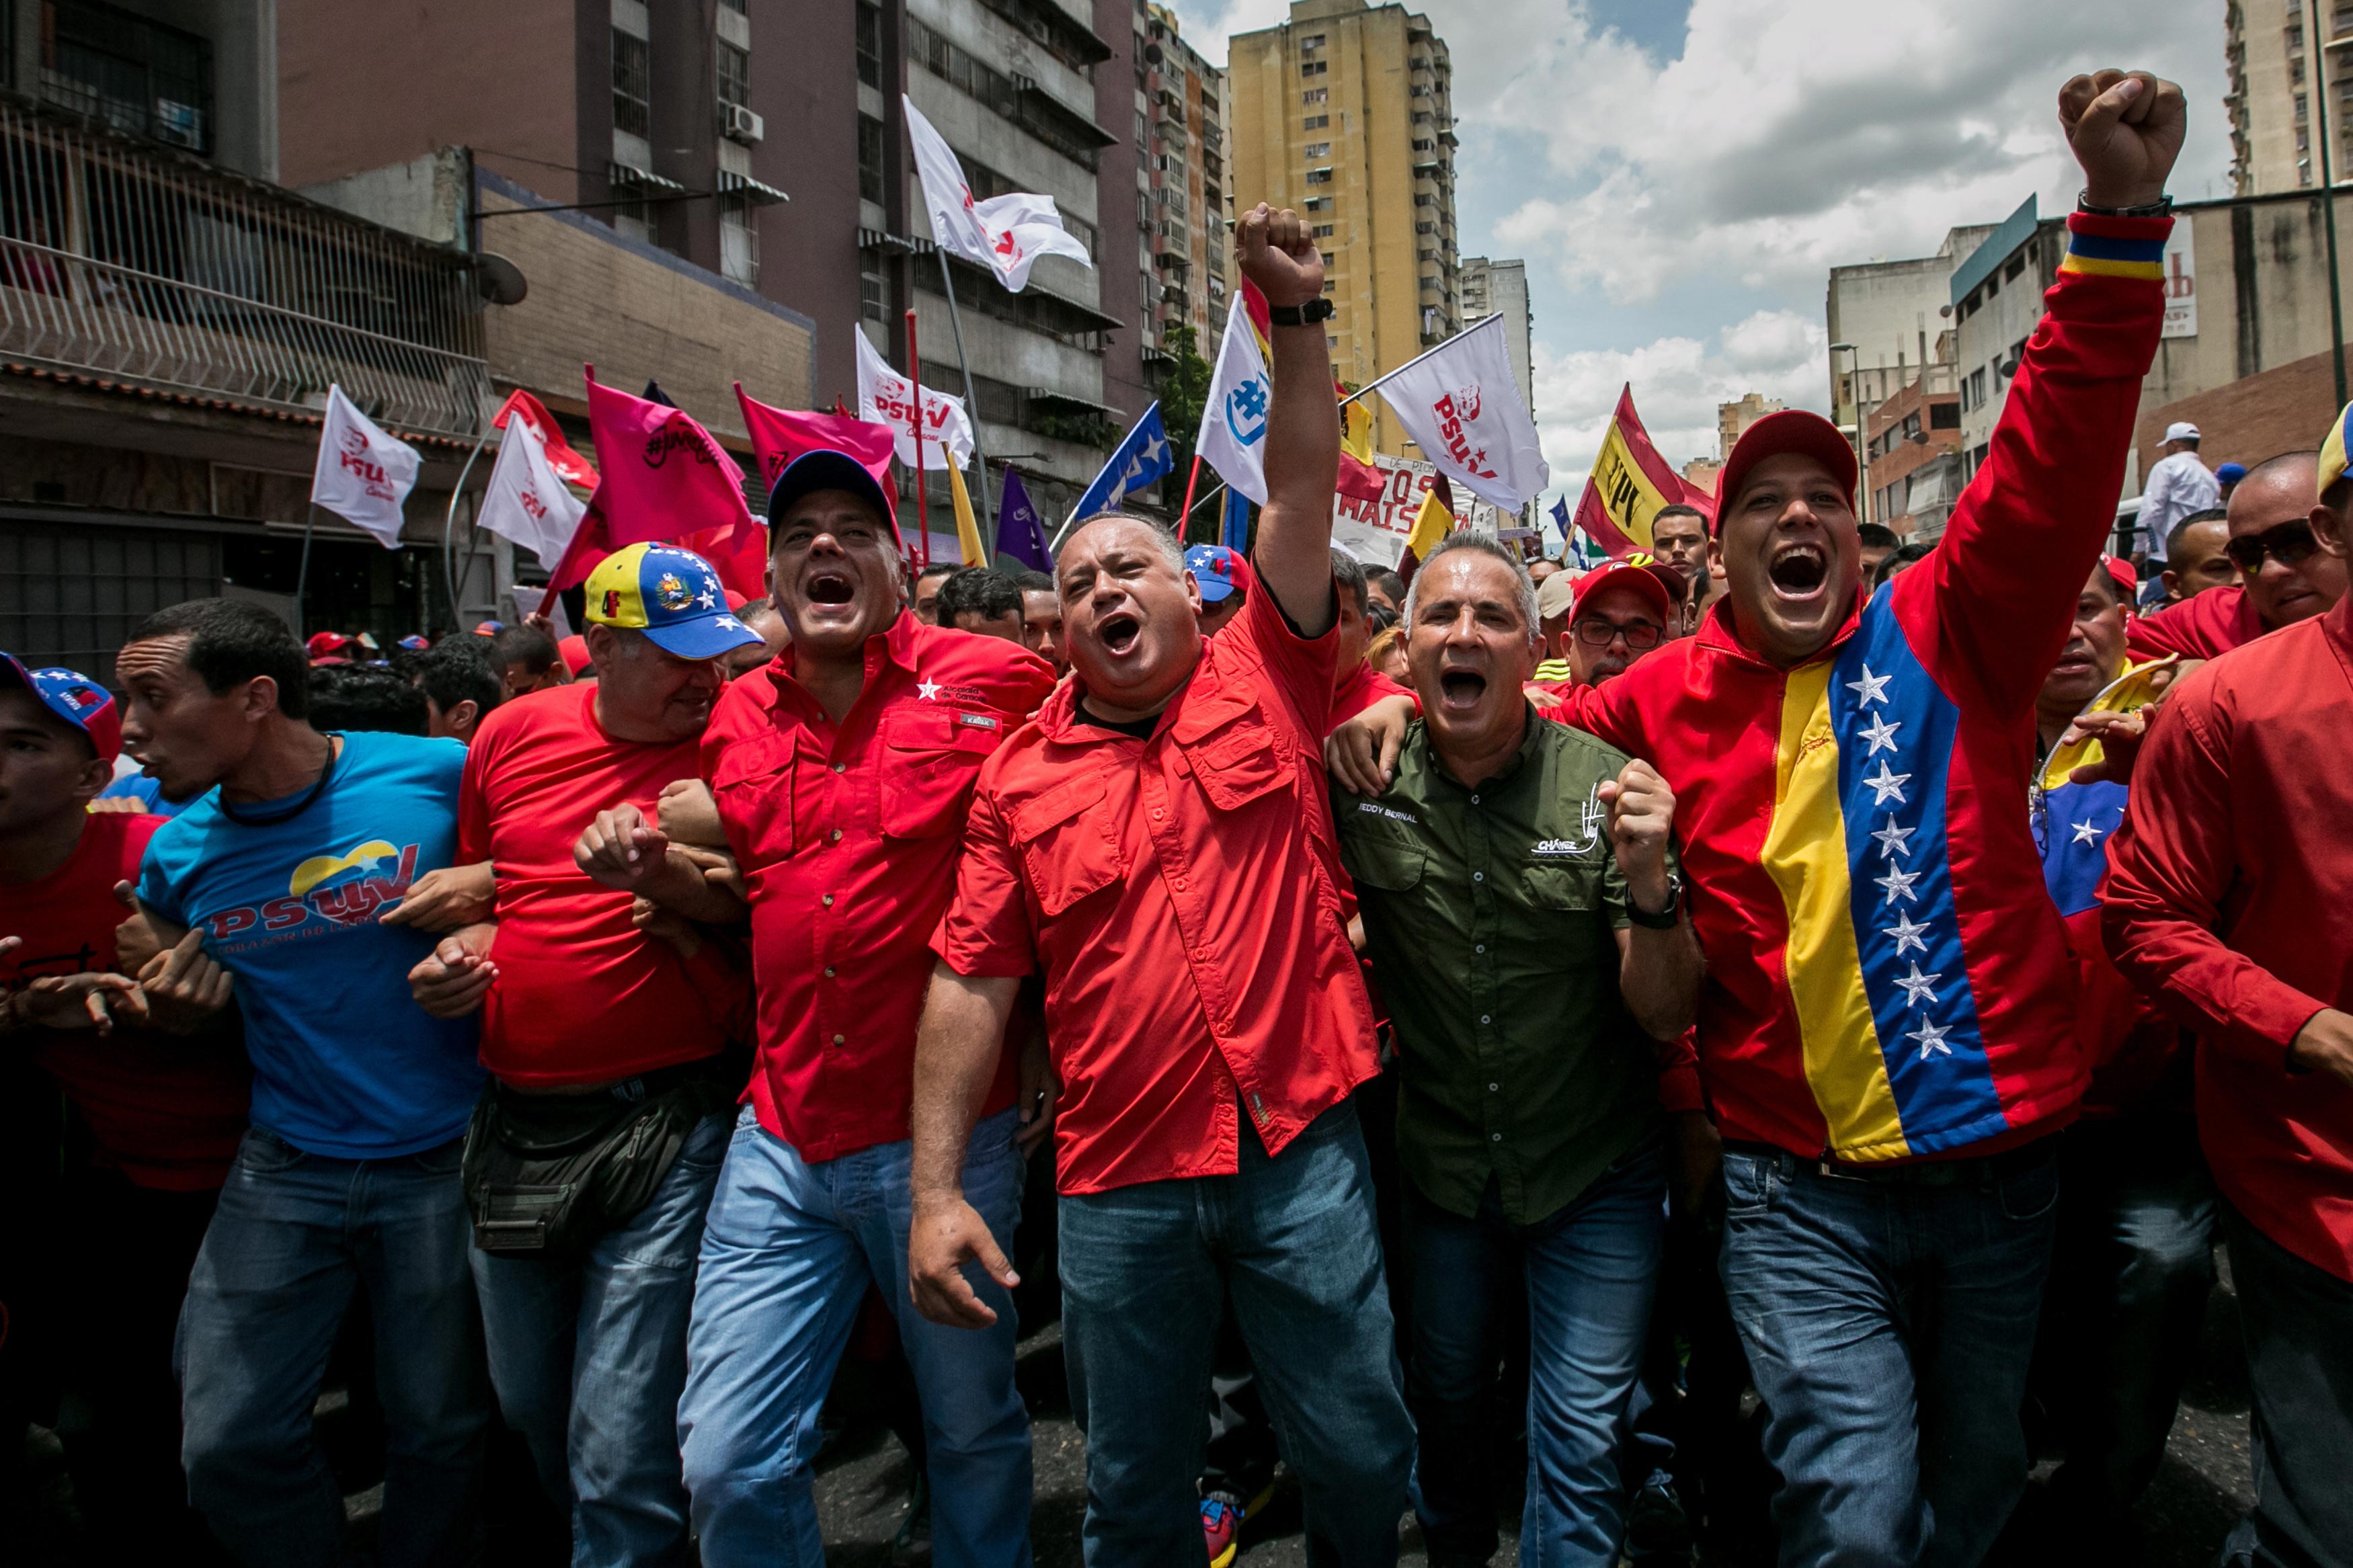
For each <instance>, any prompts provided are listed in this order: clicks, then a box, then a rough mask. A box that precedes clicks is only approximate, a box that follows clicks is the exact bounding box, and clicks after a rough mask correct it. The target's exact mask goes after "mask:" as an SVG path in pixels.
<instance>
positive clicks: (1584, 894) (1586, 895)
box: [1525, 866, 1601, 914]
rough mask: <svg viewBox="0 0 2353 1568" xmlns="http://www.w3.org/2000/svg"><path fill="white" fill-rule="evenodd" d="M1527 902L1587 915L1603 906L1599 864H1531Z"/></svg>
mask: <svg viewBox="0 0 2353 1568" xmlns="http://www.w3.org/2000/svg"><path fill="white" fill-rule="evenodd" d="M1525 885H1526V887H1527V897H1528V902H1529V903H1530V904H1531V905H1532V906H1534V907H1535V908H1536V909H1539V910H1549V911H1552V912H1554V913H1556V914H1588V913H1590V912H1592V911H1594V910H1599V909H1600V908H1601V868H1600V867H1599V866H1531V867H1529V868H1528V874H1527V881H1526V884H1525Z"/></svg>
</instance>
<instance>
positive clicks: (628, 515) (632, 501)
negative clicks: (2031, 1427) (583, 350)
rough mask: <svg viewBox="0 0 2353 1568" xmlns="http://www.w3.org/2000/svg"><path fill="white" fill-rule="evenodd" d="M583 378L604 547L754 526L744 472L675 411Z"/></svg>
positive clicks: (591, 369) (591, 376) (590, 373)
mask: <svg viewBox="0 0 2353 1568" xmlns="http://www.w3.org/2000/svg"><path fill="white" fill-rule="evenodd" d="M583 369H584V371H585V373H586V376H587V380H588V432H589V435H590V437H592V438H593V439H594V440H595V441H596V467H597V469H598V471H599V479H598V482H597V486H596V495H595V496H594V497H593V498H592V499H591V501H590V505H591V507H592V509H593V510H595V512H596V514H597V515H598V516H600V517H602V518H603V520H604V523H605V536H606V539H607V541H608V542H609V547H610V548H611V549H614V550H618V549H620V548H621V547H622V546H624V545H628V544H641V543H652V542H659V541H661V540H669V539H679V538H682V537H684V536H685V535H687V534H690V533H702V532H703V531H706V530H711V529H742V530H745V531H750V530H754V529H756V527H757V526H758V525H757V524H755V523H754V521H752V513H751V511H750V510H749V509H748V508H746V507H745V506H744V471H743V469H741V468H737V467H736V466H735V459H734V458H731V457H729V456H728V455H727V453H726V451H725V449H724V448H723V447H721V446H720V445H719V443H718V442H717V441H715V440H713V439H712V436H711V432H710V431H708V430H705V429H704V428H703V427H702V426H700V425H698V424H696V423H695V422H694V420H693V418H692V417H691V416H689V415H688V414H687V413H686V412H685V411H684V410H683V409H679V408H672V407H670V406H669V405H666V404H660V403H649V402H648V401H647V400H646V399H644V398H642V397H632V396H630V395H628V393H626V392H622V391H620V390H618V389H617V388H615V387H610V386H607V385H605V384H602V383H601V382H599V381H598V380H597V379H596V366H595V365H587V366H584V367H583Z"/></svg>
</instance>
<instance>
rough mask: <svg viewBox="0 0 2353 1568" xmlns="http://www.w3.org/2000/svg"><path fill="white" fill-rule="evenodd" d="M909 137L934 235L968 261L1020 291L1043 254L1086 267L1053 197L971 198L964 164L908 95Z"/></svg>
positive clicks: (1084, 256) (1082, 252)
mask: <svg viewBox="0 0 2353 1568" xmlns="http://www.w3.org/2000/svg"><path fill="white" fill-rule="evenodd" d="M899 101H900V102H901V103H902V104H903V105H905V106H906V110H907V141H908V142H909V143H910V144H911V145H913V148H914V150H915V173H916V174H917V175H918V176H919V177H920V178H921V179H922V180H923V205H924V206H925V207H927V208H928V209H930V211H931V215H932V238H933V239H934V240H936V241H937V242H938V243H939V244H941V245H943V246H944V247H947V248H948V249H949V250H950V251H952V252H954V253H955V255H958V256H961V257H963V258H965V260H967V261H977V262H978V263H980V264H981V265H982V266H983V267H986V268H988V269H989V270H990V271H992V272H994V273H996V274H997V281H998V282H1000V283H1002V284H1004V285H1005V286H1006V287H1007V288H1008V289H1012V290H1013V291H1014V292H1015V293H1016V294H1018V293H1019V292H1021V290H1022V289H1024V288H1026V287H1028V286H1029V267H1030V264H1031V263H1032V262H1034V261H1036V260H1037V259H1038V258H1039V257H1041V256H1067V257H1069V258H1071V260H1073V261H1075V262H1077V263H1079V264H1080V265H1081V266H1082V267H1092V266H1093V265H1094V259H1093V258H1092V257H1090V256H1089V255H1088V254H1087V247H1085V246H1084V245H1082V244H1081V243H1080V242H1079V239H1078V237H1077V236H1075V235H1073V234H1071V232H1070V230H1068V229H1066V228H1064V227H1063V226H1062V214H1061V209H1060V208H1059V207H1057V206H1055V205H1054V198H1053V197H1051V196H1041V195H1034V194H1032V193H1031V192H1029V191H1014V192H1011V193H1010V194H1008V195H1001V196H991V197H989V198H988V199H987V201H985V202H976V201H974V200H973V199H972V187H971V186H970V185H968V184H965V177H964V165H962V164H961V163H957V162H956V155H955V151H954V150H953V149H952V148H950V147H949V146H948V144H947V142H946V140H945V139H944V137H942V136H941V135H940V133H939V132H936V131H934V130H933V129H932V122H931V121H928V120H926V119H924V118H923V112H922V111H921V110H918V109H917V108H916V107H915V102H914V100H913V99H911V98H909V97H908V96H907V95H906V94H904V93H901V94H900V95H899Z"/></svg>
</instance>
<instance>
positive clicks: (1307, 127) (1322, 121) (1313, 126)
mask: <svg viewBox="0 0 2353 1568" xmlns="http://www.w3.org/2000/svg"><path fill="white" fill-rule="evenodd" d="M1331 123H1332V117H1331V116H1330V115H1328V114H1311V115H1309V116H1308V117H1307V119H1306V121H1304V122H1303V123H1302V124H1301V126H1300V127H1299V128H1300V129H1301V130H1302V131H1321V130H1323V129H1324V127H1325V126H1327V125H1329V124H1331Z"/></svg>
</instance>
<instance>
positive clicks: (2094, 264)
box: [2059, 251, 2165, 279]
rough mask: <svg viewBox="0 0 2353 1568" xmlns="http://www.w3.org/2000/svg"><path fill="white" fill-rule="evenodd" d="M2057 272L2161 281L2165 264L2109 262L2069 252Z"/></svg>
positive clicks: (2159, 262)
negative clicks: (2088, 273) (2089, 273)
mask: <svg viewBox="0 0 2353 1568" xmlns="http://www.w3.org/2000/svg"><path fill="white" fill-rule="evenodd" d="M2059 270H2060V271H2062V272H2091V273H2096V274H2097V275H2099V276H2100V277H2102V278H2155V279H2163V278H2164V277H2165V263H2164V262H2162V261H2111V260H2109V259H2107V258H2105V257H2099V256H2079V255H2077V254H2075V253H2074V252H2072V251H2071V252H2069V253H2068V256H2067V259H2066V260H2064V261H2062V262H2061V263H2060V264H2059Z"/></svg>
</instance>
